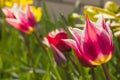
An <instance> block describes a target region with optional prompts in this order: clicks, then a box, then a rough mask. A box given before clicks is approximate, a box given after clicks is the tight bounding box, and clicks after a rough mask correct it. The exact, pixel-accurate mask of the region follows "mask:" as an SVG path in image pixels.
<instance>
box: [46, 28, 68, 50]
mask: <svg viewBox="0 0 120 80" xmlns="http://www.w3.org/2000/svg"><path fill="white" fill-rule="evenodd" d="M45 39H46V40H45V42H44V43H45V44H47V46H50V45H49V44H53V45H54V46H55V47H57V48H58V49H59V50H60V51H61V52H65V51H69V50H70V47H69V46H68V45H66V44H65V43H64V42H63V41H62V39H68V35H67V33H66V32H65V31H64V30H61V31H59V30H56V31H52V32H50V33H49V34H48V36H47V37H45Z"/></svg>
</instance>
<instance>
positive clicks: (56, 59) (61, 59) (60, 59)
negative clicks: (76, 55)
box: [51, 44, 66, 65]
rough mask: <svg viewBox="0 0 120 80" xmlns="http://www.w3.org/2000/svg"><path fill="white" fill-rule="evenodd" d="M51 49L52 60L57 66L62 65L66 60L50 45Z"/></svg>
mask: <svg viewBox="0 0 120 80" xmlns="http://www.w3.org/2000/svg"><path fill="white" fill-rule="evenodd" d="M51 48H52V49H53V52H54V58H55V61H56V62H57V64H58V65H59V64H62V63H64V62H65V61H66V58H65V56H64V55H63V53H62V52H61V51H60V50H59V49H57V48H56V47H55V46H54V45H53V44H51Z"/></svg>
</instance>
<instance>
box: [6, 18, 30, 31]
mask: <svg viewBox="0 0 120 80" xmlns="http://www.w3.org/2000/svg"><path fill="white" fill-rule="evenodd" d="M6 21H7V22H8V23H9V24H11V25H12V26H13V27H14V28H16V29H18V30H20V31H22V32H24V33H26V32H27V31H28V28H26V27H25V26H24V25H22V24H21V23H20V22H19V21H18V20H16V19H12V18H7V19H6Z"/></svg>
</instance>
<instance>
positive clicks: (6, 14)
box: [2, 8, 15, 18]
mask: <svg viewBox="0 0 120 80" xmlns="http://www.w3.org/2000/svg"><path fill="white" fill-rule="evenodd" d="M2 11H3V13H4V14H5V16H7V17H8V18H15V16H14V14H13V12H12V11H11V10H10V9H8V8H3V9H2Z"/></svg>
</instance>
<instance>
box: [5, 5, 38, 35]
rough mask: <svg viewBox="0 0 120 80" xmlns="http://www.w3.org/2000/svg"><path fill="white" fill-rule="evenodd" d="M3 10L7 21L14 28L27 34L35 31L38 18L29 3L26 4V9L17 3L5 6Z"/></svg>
mask: <svg viewBox="0 0 120 80" xmlns="http://www.w3.org/2000/svg"><path fill="white" fill-rule="evenodd" d="M3 12H4V14H5V16H6V21H7V22H8V23H9V24H10V25H12V26H13V27H14V28H16V29H18V30H20V31H21V32H23V33H25V34H29V33H31V32H33V31H34V28H35V27H36V20H35V17H34V15H33V13H32V12H31V10H30V6H29V5H27V6H26V10H25V11H23V10H22V9H21V8H20V7H18V6H17V5H16V4H15V5H14V6H13V8H7V7H6V8H3Z"/></svg>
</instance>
